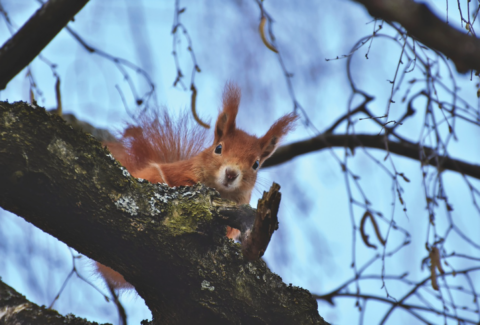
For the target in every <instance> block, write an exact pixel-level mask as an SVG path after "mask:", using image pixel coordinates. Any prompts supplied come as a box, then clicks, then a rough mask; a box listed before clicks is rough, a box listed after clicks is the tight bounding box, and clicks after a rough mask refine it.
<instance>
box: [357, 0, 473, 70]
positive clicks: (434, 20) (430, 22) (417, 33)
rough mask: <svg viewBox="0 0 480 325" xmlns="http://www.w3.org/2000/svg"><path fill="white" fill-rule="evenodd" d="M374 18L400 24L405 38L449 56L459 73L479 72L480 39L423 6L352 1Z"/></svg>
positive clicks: (406, 1)
mask: <svg viewBox="0 0 480 325" xmlns="http://www.w3.org/2000/svg"><path fill="white" fill-rule="evenodd" d="M355 1H357V2H359V3H361V4H363V5H364V6H365V7H366V8H367V10H368V12H369V13H370V14H371V15H372V16H373V17H376V18H380V19H384V20H386V21H396V22H398V23H400V24H401V25H402V26H403V27H404V28H405V29H406V30H407V32H408V34H409V35H411V36H412V37H414V38H416V39H418V40H419V41H420V42H422V43H423V44H425V45H426V46H428V47H430V48H432V49H435V50H438V51H440V52H442V53H443V54H445V55H446V56H447V57H449V58H450V59H451V60H452V61H453V62H454V63H455V66H456V67H457V70H458V71H459V72H467V71H468V70H480V40H478V39H477V38H475V37H472V36H470V35H467V34H465V33H463V32H461V31H459V30H458V29H456V28H454V27H452V25H449V24H447V23H445V22H444V21H442V20H441V19H440V18H438V17H437V16H436V15H435V14H434V13H433V12H432V11H431V10H430V8H429V7H428V6H427V5H426V4H424V3H418V2H415V1H412V0H384V1H377V0H355Z"/></svg>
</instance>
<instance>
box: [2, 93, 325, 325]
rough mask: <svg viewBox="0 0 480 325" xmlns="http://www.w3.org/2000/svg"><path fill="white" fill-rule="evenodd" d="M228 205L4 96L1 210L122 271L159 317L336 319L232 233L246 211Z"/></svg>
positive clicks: (199, 320)
mask: <svg viewBox="0 0 480 325" xmlns="http://www.w3.org/2000/svg"><path fill="white" fill-rule="evenodd" d="M212 202H215V204H213V203H212ZM219 202H221V200H220V199H219V197H218V193H217V192H215V191H213V190H211V189H208V188H206V187H203V186H201V185H196V186H194V187H180V188H176V189H175V188H168V187H167V186H165V185H161V184H157V185H153V184H150V183H148V182H145V181H140V180H137V179H135V178H132V177H131V176H130V175H129V174H128V172H127V171H126V170H125V169H124V168H122V167H121V166H120V165H119V164H118V163H117V162H116V161H115V160H114V159H113V157H112V156H111V155H110V154H109V153H108V151H107V150H106V149H104V148H102V147H101V145H100V144H99V143H98V142H97V141H96V140H95V139H94V138H93V137H91V136H88V135H85V134H82V133H80V132H78V131H76V130H74V129H73V128H72V127H70V126H69V125H67V124H66V123H65V122H64V121H63V120H62V119H61V118H59V117H58V116H55V115H50V114H48V113H46V112H45V111H44V109H43V108H39V107H34V106H30V105H28V104H25V103H14V104H8V103H5V102H0V206H1V207H3V208H4V209H6V210H9V211H11V212H13V213H16V214H17V215H19V216H22V217H23V218H25V219H26V220H27V221H29V222H31V223H33V224H34V225H36V226H37V227H39V228H41V229H43V230H44V231H46V232H48V233H50V234H52V235H53V236H55V237H57V238H58V239H60V240H62V241H64V242H65V243H66V244H68V245H70V246H71V247H74V248H75V249H76V250H78V251H79V252H81V253H83V254H85V255H87V256H89V257H91V258H93V259H95V260H97V261H99V262H101V263H103V264H105V265H107V266H111V267H113V268H114V269H115V270H118V271H119V272H120V273H121V274H123V275H124V276H125V278H126V280H127V281H129V282H130V283H132V284H133V285H134V286H135V288H136V290H137V292H138V293H139V294H140V296H142V297H143V298H144V299H145V302H146V303H147V305H148V307H149V308H150V310H151V311H152V314H153V317H154V323H158V324H160V323H161V324H326V323H325V321H324V320H323V319H322V318H321V317H320V316H319V315H318V311H317V302H316V301H315V299H313V298H312V296H311V295H310V293H309V292H308V291H306V290H304V289H301V288H298V287H293V286H287V285H285V284H284V283H283V282H282V281H281V279H280V277H278V276H277V275H275V274H273V273H272V272H270V270H269V269H268V268H267V267H266V265H265V263H264V262H263V261H255V262H247V261H246V260H245V259H244V258H243V256H242V254H241V251H240V247H239V245H237V244H234V243H233V242H231V241H229V240H228V239H226V237H225V236H224V233H225V228H224V224H225V223H226V221H225V220H229V216H228V215H227V214H225V213H223V212H222V211H225V209H229V210H233V209H237V208H236V207H232V206H231V203H230V202H225V205H224V206H223V207H222V206H219ZM241 213H246V212H245V210H241ZM229 222H230V221H227V223H229ZM232 226H235V225H234V224H232Z"/></svg>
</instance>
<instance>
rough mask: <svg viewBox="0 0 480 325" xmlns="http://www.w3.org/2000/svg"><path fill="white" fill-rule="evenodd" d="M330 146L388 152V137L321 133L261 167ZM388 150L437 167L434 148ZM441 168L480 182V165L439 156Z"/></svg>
mask: <svg viewBox="0 0 480 325" xmlns="http://www.w3.org/2000/svg"><path fill="white" fill-rule="evenodd" d="M329 147H349V148H355V147H367V148H376V149H381V150H386V148H385V136H383V135H368V134H356V135H346V134H321V135H319V136H316V137H314V138H311V139H308V140H304V141H299V142H294V143H291V144H289V145H285V146H281V147H280V148H278V149H277V151H276V152H275V153H274V154H273V155H272V156H271V157H270V158H269V159H268V160H267V161H266V162H265V163H264V164H263V166H262V168H265V167H271V166H275V165H278V164H282V163H284V162H286V161H289V160H290V159H293V158H295V157H297V156H300V155H303V154H306V153H309V152H313V151H317V150H322V149H325V148H329ZM388 150H389V151H390V152H391V153H394V154H397V155H400V156H404V157H408V158H412V159H415V160H419V161H420V162H421V163H422V164H430V165H432V166H435V167H437V161H436V159H435V157H437V154H436V151H435V150H434V149H432V148H428V147H421V146H420V145H419V144H416V143H413V142H409V141H406V140H403V141H402V142H397V141H391V140H389V141H388ZM438 160H439V162H440V168H441V169H442V170H444V169H449V170H452V171H455V172H459V173H461V174H464V175H468V176H472V177H474V178H478V179H480V165H474V164H469V163H467V162H464V161H461V160H458V159H452V158H449V157H439V158H438Z"/></svg>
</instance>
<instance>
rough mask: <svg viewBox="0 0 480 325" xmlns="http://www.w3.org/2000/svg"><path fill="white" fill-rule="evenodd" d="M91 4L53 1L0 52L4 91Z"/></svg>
mask: <svg viewBox="0 0 480 325" xmlns="http://www.w3.org/2000/svg"><path fill="white" fill-rule="evenodd" d="M87 2H88V0H50V1H48V2H47V3H45V4H44V5H42V7H41V8H40V9H38V10H37V12H36V13H35V14H34V15H33V16H32V17H31V18H30V19H29V20H28V21H27V22H26V23H25V25H23V26H22V28H20V30H19V31H18V32H17V33H16V34H15V35H13V36H12V38H10V39H9V40H8V41H7V42H6V43H5V44H3V46H2V48H0V90H2V89H5V87H7V84H8V83H9V82H10V80H12V79H13V78H14V77H15V76H16V75H17V74H18V73H19V72H20V71H22V70H23V69H24V68H25V67H26V66H27V65H29V64H30V62H32V60H33V59H34V58H35V57H36V56H37V55H38V54H39V53H40V52H41V51H42V50H43V49H44V48H45V46H47V44H48V43H50V41H51V40H52V39H53V38H54V37H55V36H56V35H57V34H58V33H59V32H60V31H61V30H62V28H63V27H65V26H66V25H67V23H68V22H69V21H70V20H72V19H73V17H74V16H75V15H76V14H77V13H78V12H79V11H80V10H81V9H82V8H83V7H84V6H85V4H87Z"/></svg>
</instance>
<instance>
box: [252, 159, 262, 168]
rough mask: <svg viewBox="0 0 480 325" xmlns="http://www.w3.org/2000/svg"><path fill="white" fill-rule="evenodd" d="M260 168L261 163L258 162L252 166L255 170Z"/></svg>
mask: <svg viewBox="0 0 480 325" xmlns="http://www.w3.org/2000/svg"><path fill="white" fill-rule="evenodd" d="M258 166H260V162H259V161H258V160H257V161H255V163H254V164H253V166H252V168H253V170H257V169H258Z"/></svg>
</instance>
